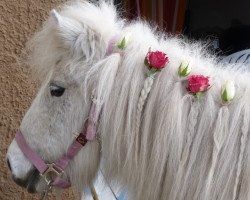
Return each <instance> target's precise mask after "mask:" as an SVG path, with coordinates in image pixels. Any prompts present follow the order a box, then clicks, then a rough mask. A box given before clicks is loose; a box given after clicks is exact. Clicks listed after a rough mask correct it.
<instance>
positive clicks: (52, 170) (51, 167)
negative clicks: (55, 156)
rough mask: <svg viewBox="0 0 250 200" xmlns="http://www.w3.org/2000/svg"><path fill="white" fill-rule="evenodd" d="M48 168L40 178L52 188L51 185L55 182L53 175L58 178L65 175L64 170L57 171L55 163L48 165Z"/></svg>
mask: <svg viewBox="0 0 250 200" xmlns="http://www.w3.org/2000/svg"><path fill="white" fill-rule="evenodd" d="M47 166H48V168H47V169H46V170H45V171H44V172H43V173H40V176H41V177H42V178H43V179H44V180H45V182H46V183H47V185H48V186H51V183H52V181H53V176H52V175H53V174H54V175H55V176H56V177H61V176H62V174H63V173H64V171H63V170H61V169H60V171H58V170H56V169H55V163H51V164H47Z"/></svg>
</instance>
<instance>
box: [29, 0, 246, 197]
mask: <svg viewBox="0 0 250 200" xmlns="http://www.w3.org/2000/svg"><path fill="white" fill-rule="evenodd" d="M59 13H60V15H61V16H62V17H64V18H65V19H67V20H66V21H67V22H66V23H63V22H62V23H60V22H59V24H60V26H61V29H63V30H65V31H59V30H56V28H55V21H54V20H53V19H52V18H53V17H51V18H50V19H49V20H48V21H47V22H46V23H45V25H44V27H43V28H42V30H41V31H40V32H38V33H37V34H36V35H35V36H34V37H33V39H32V41H31V42H30V43H29V46H28V49H29V51H30V57H29V60H28V61H29V62H30V64H31V65H32V66H33V69H34V71H35V72H36V74H37V75H39V77H41V78H42V79H44V78H45V77H46V76H47V74H49V73H50V72H51V71H52V70H53V69H54V67H55V63H56V62H57V61H59V60H60V59H61V58H62V57H63V58H64V59H65V58H68V62H67V64H65V65H62V68H61V71H62V72H63V71H65V68H69V67H70V71H71V73H72V76H73V77H74V78H75V79H76V80H77V81H79V82H81V83H82V89H83V90H84V91H85V93H86V94H85V97H86V99H87V100H86V101H87V103H88V105H89V106H90V103H89V102H88V99H89V98H90V95H91V93H92V91H93V90H95V91H96V95H97V98H98V99H99V100H101V101H102V102H103V105H102V108H99V110H100V109H102V110H101V115H100V120H99V124H98V134H99V136H100V143H101V157H102V159H103V169H104V172H105V176H106V177H108V178H109V179H110V181H113V180H116V181H119V182H120V183H121V184H122V185H124V187H126V189H127V190H128V191H129V195H131V196H130V197H128V199H135V200H153V199H158V200H160V199H162V200H163V199H164V200H165V199H169V200H175V199H180V200H183V199H185V200H193V199H206V200H215V199H218V200H229V199H233V200H234V199H250V189H249V186H250V183H249V181H250V179H249V176H250V154H249V152H250V145H249V123H250V117H249V114H250V101H249V99H250V84H249V77H250V74H249V73H247V72H242V71H239V70H238V69H236V68H238V67H237V66H233V65H231V66H222V64H219V63H218V62H216V59H215V58H214V57H213V56H211V55H209V54H208V53H206V51H205V50H204V48H202V46H201V45H200V44H198V43H187V42H186V41H184V40H183V39H179V38H176V37H170V36H167V35H165V34H163V33H159V32H156V31H155V30H154V29H153V28H151V27H150V26H149V25H148V24H147V23H145V22H143V21H140V20H138V21H133V22H126V21H125V20H123V19H121V18H119V17H118V16H117V13H116V10H115V8H114V6H112V5H111V4H109V3H104V2H102V3H100V5H93V4H90V3H86V2H75V3H70V4H68V5H65V6H63V7H62V8H61V11H60V12H59ZM59 20H60V19H59ZM79 24H80V25H81V27H82V28H79ZM71 30H74V34H79V35H78V36H77V37H75V38H74V37H72V32H71ZM129 32H131V33H132V37H131V40H130V42H129V44H128V46H127V48H126V49H125V50H124V51H123V52H121V53H119V52H116V51H115V52H114V53H112V54H111V55H109V56H105V51H106V48H107V45H108V42H109V40H110V39H111V38H112V37H114V36H117V37H118V38H119V37H122V36H123V35H124V34H126V33H129ZM81 35H82V36H81ZM62 38H63V40H62ZM86 38H88V41H87V42H86ZM149 47H151V49H152V50H159V51H163V52H165V53H166V54H167V55H168V57H169V60H170V63H169V64H168V65H167V67H166V68H165V69H164V70H162V72H161V73H160V74H158V75H157V77H156V79H155V80H154V83H153V86H152V88H151V91H150V93H149V96H148V98H147V99H146V102H145V105H144V109H143V112H142V121H141V124H140V133H139V134H138V135H135V134H134V129H135V119H136V110H137V104H138V99H139V96H140V92H141V90H142V87H143V84H144V81H145V79H146V77H147V68H146V67H145V65H144V58H145V55H146V54H147V52H148V49H149ZM187 59H192V60H193V70H192V72H191V73H192V74H202V75H206V76H209V77H210V80H211V88H210V89H209V91H207V92H206V94H205V97H204V98H203V99H202V100H199V101H198V100H196V99H195V98H194V97H193V96H192V95H190V94H188V93H187V91H186V85H185V82H183V81H182V80H180V78H179V77H178V74H177V71H178V66H179V64H180V63H181V62H182V61H183V60H187ZM228 79H231V80H234V81H235V83H236V97H235V99H234V101H233V102H232V103H231V104H230V105H229V106H222V104H221V102H220V93H221V85H222V83H223V82H224V81H225V80H228ZM83 101H84V99H83ZM82 151H84V150H82ZM89 160H91V155H89ZM81 162H88V161H86V158H85V160H82V161H79V165H80V163H81ZM78 167H79V169H78V170H75V171H73V172H71V173H72V174H74V177H78V179H79V178H80V177H83V178H84V174H85V173H86V172H84V171H81V166H78ZM92 170H93V172H92V173H95V172H96V170H97V169H96V168H93V169H92ZM77 173H79V174H77ZM87 173H89V172H87ZM76 179H77V178H76ZM75 181H76V184H78V185H79V184H80V183H81V181H82V180H75ZM79 187H81V186H80V185H79Z"/></svg>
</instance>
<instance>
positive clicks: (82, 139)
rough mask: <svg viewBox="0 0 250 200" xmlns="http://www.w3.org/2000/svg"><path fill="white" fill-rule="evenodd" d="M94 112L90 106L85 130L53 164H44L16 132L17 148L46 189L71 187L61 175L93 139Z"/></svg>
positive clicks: (93, 108)
mask: <svg viewBox="0 0 250 200" xmlns="http://www.w3.org/2000/svg"><path fill="white" fill-rule="evenodd" d="M94 111H95V106H94V104H92V106H91V109H90V113H89V118H88V125H87V129H86V130H85V129H83V131H82V132H81V133H80V134H79V135H78V136H77V137H76V139H75V140H74V141H73V143H72V144H71V145H70V147H69V148H68V150H67V152H66V153H65V154H64V155H63V156H62V157H61V158H59V159H58V160H57V161H56V162H55V163H45V162H44V160H43V159H42V158H41V157H40V156H39V155H38V154H37V153H36V152H35V151H33V150H32V149H31V147H30V146H29V145H28V144H27V142H26V140H25V138H24V136H23V134H22V132H21V131H20V130H18V131H17V133H16V137H15V139H16V142H17V144H18V146H19V148H20V149H21V150H22V152H23V153H24V155H25V156H26V157H27V158H28V159H29V160H30V161H31V162H32V164H33V165H34V166H35V167H36V169H37V170H38V171H39V172H40V175H41V177H42V178H43V179H44V180H45V182H46V183H47V186H48V188H50V189H51V187H58V188H63V189H65V188H68V187H70V186H71V184H70V182H68V181H66V180H63V179H62V174H63V173H64V169H65V168H66V167H67V166H68V164H69V162H70V161H71V160H72V159H73V158H74V157H75V156H76V154H77V153H78V152H79V151H80V150H81V149H82V147H84V146H85V145H86V143H87V142H88V141H91V140H93V139H94V138H95V135H96V130H95V123H94ZM52 175H54V176H53V177H55V178H52V177H51V176H52Z"/></svg>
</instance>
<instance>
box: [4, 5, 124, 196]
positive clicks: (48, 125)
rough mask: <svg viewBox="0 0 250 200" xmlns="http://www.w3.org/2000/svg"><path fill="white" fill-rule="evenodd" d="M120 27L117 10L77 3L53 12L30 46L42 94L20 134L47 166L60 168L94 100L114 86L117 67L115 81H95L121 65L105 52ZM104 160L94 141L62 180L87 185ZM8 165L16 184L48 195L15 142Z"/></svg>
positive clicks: (40, 93) (8, 156) (113, 56)
mask: <svg viewBox="0 0 250 200" xmlns="http://www.w3.org/2000/svg"><path fill="white" fill-rule="evenodd" d="M121 26H122V24H117V22H116V11H115V9H114V6H113V5H110V4H107V3H100V5H93V4H90V3H87V2H83V3H80V2H78V3H74V4H70V5H65V6H64V7H63V8H62V9H61V11H60V12H57V11H55V10H53V11H52V12H51V16H50V18H49V19H48V20H47V21H46V23H45V24H44V26H43V28H42V30H41V31H39V32H38V33H36V34H35V36H34V37H33V39H32V40H31V41H30V42H29V44H28V50H29V56H28V61H29V64H30V65H31V67H32V69H33V71H34V72H35V75H36V77H38V78H39V79H40V80H41V88H40V90H39V92H38V94H37V96H36V98H35V99H34V101H33V103H32V105H31V106H30V108H29V110H28V111H27V113H26V114H25V116H24V118H23V120H22V123H21V126H20V131H21V132H22V133H23V136H24V138H25V140H26V141H27V143H28V145H29V146H30V147H31V148H32V150H33V151H35V152H36V153H37V154H38V155H39V156H40V157H41V158H42V159H43V160H44V161H45V162H46V163H53V162H55V161H56V160H57V159H58V158H60V157H61V156H62V155H63V154H64V153H65V152H66V151H67V149H68V147H69V146H70V144H71V143H72V142H73V140H74V137H75V133H79V132H80V131H82V130H83V129H84V127H85V126H86V123H85V122H86V120H87V119H88V115H89V111H90V107H91V104H92V100H91V95H92V94H93V92H95V91H96V90H100V87H99V86H101V85H103V82H105V81H111V80H112V73H115V67H114V69H112V70H113V71H114V72H111V80H110V79H107V77H106V79H105V78H103V79H102V80H100V79H98V80H99V81H101V82H97V81H96V80H97V77H98V74H99V73H101V70H102V67H105V66H106V65H111V66H112V65H114V63H118V62H117V61H118V60H119V55H108V56H107V55H106V49H107V46H108V42H109V40H110V39H111V38H112V37H113V35H114V34H116V32H117V31H118V30H119V29H120V28H121ZM106 70H108V67H107V69H106ZM107 75H109V76H110V74H107ZM109 78H110V77H109ZM98 87H99V88H98ZM102 87H103V86H102ZM98 94H101V92H100V91H99V93H98ZM108 95H109V94H108V93H107V92H105V93H102V94H101V95H99V97H97V98H100V99H102V100H105V98H107V96H108ZM99 160H100V141H98V139H94V140H93V141H92V142H89V143H87V144H86V146H85V147H84V149H82V150H81V151H80V152H79V153H78V154H77V155H76V156H75V157H74V159H73V160H72V161H71V162H70V164H69V166H68V167H67V168H66V169H65V172H64V174H63V178H65V179H68V180H70V182H71V183H73V184H76V185H78V186H80V187H81V186H83V184H84V185H85V184H88V183H90V182H91V180H92V179H93V177H94V176H95V173H96V171H97V168H98V166H99ZM7 162H8V165H9V168H10V170H11V173H12V177H13V179H14V180H15V182H16V183H18V184H19V185H21V186H23V187H25V188H27V190H28V191H30V192H34V191H43V190H44V188H45V186H46V185H45V182H44V181H43V180H42V178H41V177H40V176H39V173H38V171H37V170H36V169H35V167H34V166H33V164H32V163H31V162H30V160H28V159H27V158H26V157H25V156H24V154H23V152H22V151H21V149H20V148H19V146H18V144H17V142H16V140H15V139H14V140H13V141H12V143H11V145H10V147H9V149H8V153H7Z"/></svg>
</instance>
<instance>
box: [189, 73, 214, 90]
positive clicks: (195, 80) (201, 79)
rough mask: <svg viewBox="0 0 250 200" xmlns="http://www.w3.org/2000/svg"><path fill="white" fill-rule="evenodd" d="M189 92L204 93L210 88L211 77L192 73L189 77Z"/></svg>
mask: <svg viewBox="0 0 250 200" xmlns="http://www.w3.org/2000/svg"><path fill="white" fill-rule="evenodd" d="M187 80H188V86H187V90H188V92H190V93H192V94H197V93H202V92H205V91H207V90H208V89H209V86H210V85H209V77H205V76H203V75H192V76H189V77H188V78H187Z"/></svg>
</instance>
